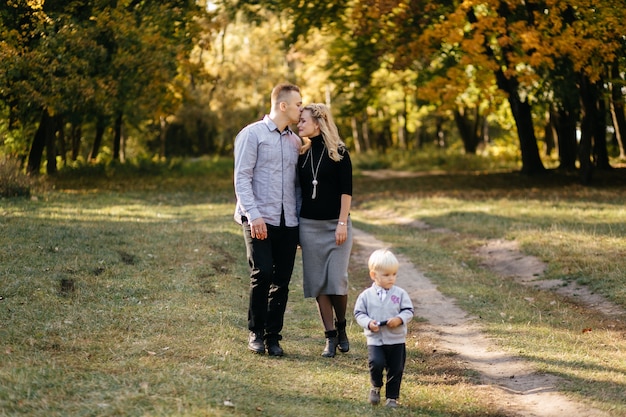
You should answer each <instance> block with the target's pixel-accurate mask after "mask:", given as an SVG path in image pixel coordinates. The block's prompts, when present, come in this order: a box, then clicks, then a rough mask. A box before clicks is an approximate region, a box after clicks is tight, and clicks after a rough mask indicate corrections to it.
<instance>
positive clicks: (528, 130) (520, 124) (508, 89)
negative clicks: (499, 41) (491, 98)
mask: <svg viewBox="0 0 626 417" xmlns="http://www.w3.org/2000/svg"><path fill="white" fill-rule="evenodd" d="M500 4H501V6H502V7H504V8H507V7H508V6H507V4H506V3H505V2H501V3H500ZM502 15H506V13H502ZM467 17H468V20H469V21H470V23H476V22H478V18H477V17H476V14H475V13H474V9H470V10H468V15H467ZM483 47H484V48H485V53H486V55H487V56H488V57H490V58H492V59H494V60H495V52H494V50H493V49H492V48H491V45H490V44H489V40H488V39H487V38H484V40H483ZM507 52H508V51H507V50H503V52H502V54H501V58H502V59H504V60H505V61H506V60H507V58H506V54H507ZM495 76H496V82H497V84H498V88H500V89H501V90H502V91H504V92H505V93H507V94H508V100H509V105H510V107H511V112H512V113H513V118H514V119H515V125H516V126H517V136H518V138H519V142H520V151H521V153H522V174H527V175H533V174H541V173H544V172H545V170H546V169H545V167H544V166H543V162H541V158H540V157H539V147H538V146H537V138H536V137H535V131H534V129H533V119H532V112H531V107H530V104H529V103H528V101H523V100H522V99H521V97H520V95H519V81H518V80H517V78H515V77H513V76H511V77H507V76H506V74H505V73H504V71H503V70H502V66H500V67H499V69H498V70H496V71H495Z"/></svg>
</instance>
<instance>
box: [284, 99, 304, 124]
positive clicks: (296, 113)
mask: <svg viewBox="0 0 626 417" xmlns="http://www.w3.org/2000/svg"><path fill="white" fill-rule="evenodd" d="M301 111H302V96H300V93H298V92H297V91H290V92H289V95H288V96H287V100H286V101H285V114H286V115H287V117H288V118H289V123H290V124H292V123H298V121H299V120H300V112H301Z"/></svg>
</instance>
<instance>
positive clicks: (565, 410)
mask: <svg viewBox="0 0 626 417" xmlns="http://www.w3.org/2000/svg"><path fill="white" fill-rule="evenodd" d="M411 223H412V226H414V227H421V228H428V225H426V224H423V223H420V222H413V221H412V222H411ZM442 232H445V230H442ZM354 239H355V243H356V245H355V249H356V251H355V252H356V253H355V254H356V255H357V256H358V257H362V258H363V259H366V257H367V256H368V255H369V253H371V252H372V251H373V250H375V249H378V248H381V247H385V246H390V245H389V244H388V243H385V242H381V241H379V240H377V239H376V238H374V237H373V236H371V235H369V234H367V233H365V232H363V231H360V230H357V229H355V230H354ZM490 243H491V242H490ZM483 250H484V252H483V253H482V254H483V256H484V259H485V265H486V266H489V267H491V268H494V270H497V269H496V268H501V269H500V270H499V273H501V274H503V275H509V276H514V277H516V278H517V279H520V280H521V281H523V282H526V283H528V285H540V284H539V281H538V280H537V277H538V276H540V274H541V272H543V269H542V267H543V266H542V264H541V263H540V262H538V261H537V260H533V259H534V258H533V259H527V258H526V257H523V256H522V255H521V254H520V253H519V252H518V251H516V248H515V247H514V246H507V245H505V244H504V242H502V241H500V244H498V242H497V241H496V242H493V244H490V245H487V246H486V247H485V248H483ZM515 259H517V261H515ZM398 260H399V261H400V271H399V274H398V285H399V286H401V287H403V288H404V289H406V290H407V291H408V292H409V294H410V295H411V298H412V300H413V303H414V304H415V307H416V311H415V314H416V316H419V317H422V318H424V319H426V320H427V324H425V325H423V327H422V330H421V331H424V332H426V333H427V336H430V337H431V338H432V340H433V341H434V342H433V343H435V344H436V348H437V350H438V351H440V352H441V351H448V352H454V353H456V354H457V358H458V360H460V361H462V363H463V364H464V366H466V367H467V368H469V369H473V370H475V371H477V372H478V373H479V374H480V375H481V380H482V383H483V384H484V385H483V386H484V387H485V389H487V390H489V391H491V392H492V393H493V394H494V395H492V397H493V398H494V401H495V402H496V404H497V407H498V408H499V409H501V410H502V411H503V412H505V413H506V414H507V415H511V416H521V417H534V416H538V417H539V416H540V417H578V416H580V417H583V416H584V417H604V416H606V417H608V416H609V414H607V413H605V412H603V411H601V410H597V409H591V408H588V407H586V405H584V404H581V403H579V402H576V401H573V400H571V399H569V398H568V397H566V396H565V395H563V394H561V393H559V392H558V391H556V389H555V387H556V386H557V383H558V382H559V378H558V377H556V376H553V375H547V374H541V373H538V372H536V371H535V370H534V369H533V368H532V366H531V365H530V364H529V363H527V362H525V361H523V360H521V359H520V358H517V357H514V356H511V355H509V354H507V353H504V352H502V351H500V350H498V347H497V346H496V345H495V344H494V343H493V342H492V341H491V340H489V339H488V338H487V337H486V336H485V335H484V334H483V333H482V332H481V329H480V326H479V325H477V324H476V322H475V321H474V320H473V318H472V317H469V316H468V314H467V313H466V312H465V311H463V310H461V309H460V308H459V307H457V306H456V304H455V301H454V300H453V299H451V298H448V297H446V296H444V295H443V294H441V293H440V292H439V291H438V290H437V288H436V286H435V285H433V283H432V282H430V280H429V279H428V278H427V277H425V276H424V274H422V273H421V272H420V271H418V270H417V269H416V268H415V266H413V265H412V264H411V263H410V262H408V261H407V260H406V259H405V258H404V257H403V256H398ZM365 263H366V261H365ZM506 263H509V264H510V265H509V266H508V267H505V264H506ZM520 265H521V267H519V266H520ZM518 267H519V271H518V270H515V269H513V268H518ZM520 271H522V272H520ZM520 274H521V275H520ZM520 276H521V278H520ZM545 285H546V286H547V287H548V286H549V285H548V284H545ZM553 285H554V284H553ZM547 287H546V288H547ZM554 288H556V285H555V286H554ZM594 303H595V304H596V305H597V306H602V308H608V309H609V311H612V312H615V313H618V312H619V311H616V310H614V309H613V306H610V305H607V304H604V302H603V300H595V301H594Z"/></svg>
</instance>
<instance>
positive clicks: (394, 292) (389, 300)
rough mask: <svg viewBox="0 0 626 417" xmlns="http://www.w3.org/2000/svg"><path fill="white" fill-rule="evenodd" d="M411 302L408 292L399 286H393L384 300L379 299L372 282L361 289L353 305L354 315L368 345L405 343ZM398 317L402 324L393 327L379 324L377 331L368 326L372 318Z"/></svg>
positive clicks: (411, 308)
mask: <svg viewBox="0 0 626 417" xmlns="http://www.w3.org/2000/svg"><path fill="white" fill-rule="evenodd" d="M413 314H414V311H413V303H412V302H411V298H410V297H409V294H408V293H407V292H406V291H405V290H403V289H402V288H400V287H397V286H395V285H394V286H393V287H391V288H390V289H389V291H388V292H387V297H386V298H385V300H384V301H380V298H379V297H378V294H377V293H376V288H375V286H374V284H372V286H371V287H369V288H368V289H366V290H365V291H363V292H362V293H361V294H360V295H359V297H358V298H357V300H356V303H355V305H354V317H355V319H356V321H357V323H359V325H360V326H361V327H363V329H365V330H364V333H365V336H366V338H367V344H368V345H375V346H382V345H396V344H400V343H406V335H407V323H408V322H409V321H411V319H412V318H413ZM393 317H400V318H401V319H402V325H401V326H398V327H396V328H395V329H390V328H389V327H387V326H381V327H380V330H379V331H378V332H377V333H374V332H372V331H371V330H370V329H369V328H368V326H369V323H370V322H371V321H372V320H375V321H383V320H389V319H391V318H393Z"/></svg>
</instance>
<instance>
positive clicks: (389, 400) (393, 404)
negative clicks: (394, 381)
mask: <svg viewBox="0 0 626 417" xmlns="http://www.w3.org/2000/svg"><path fill="white" fill-rule="evenodd" d="M397 406H398V402H397V401H396V400H394V399H393V398H387V402H385V407H391V408H396V407H397Z"/></svg>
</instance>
